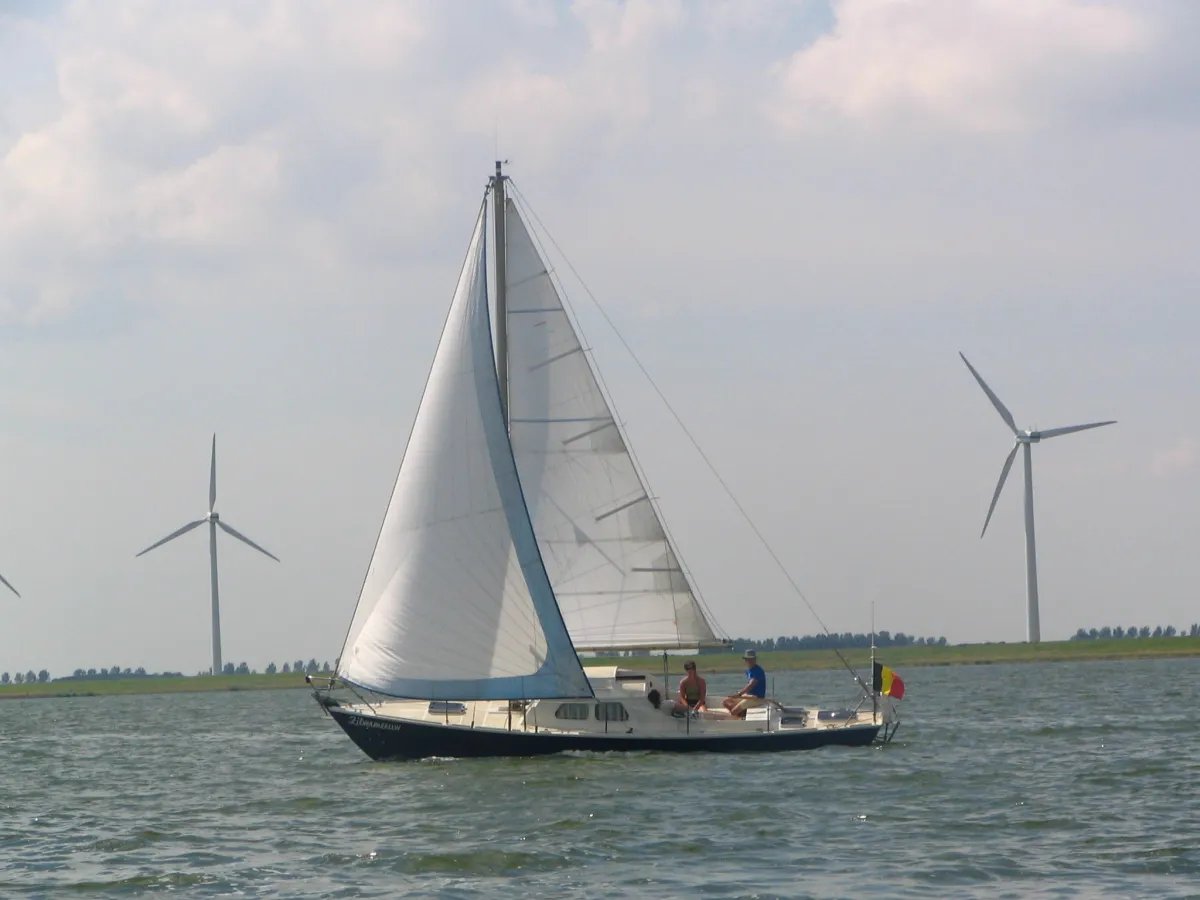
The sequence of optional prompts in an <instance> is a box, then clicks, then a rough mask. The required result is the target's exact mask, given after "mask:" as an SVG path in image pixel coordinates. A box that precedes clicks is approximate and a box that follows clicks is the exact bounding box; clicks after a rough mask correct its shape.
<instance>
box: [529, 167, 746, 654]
mask: <svg viewBox="0 0 1200 900" xmlns="http://www.w3.org/2000/svg"><path fill="white" fill-rule="evenodd" d="M509 184H510V185H511V187H512V189H513V192H514V193H515V194H516V197H515V198H514V201H519V202H520V204H521V206H523V207H524V208H525V209H526V210H528V212H529V214H530V216H532V218H533V220H534V221H535V222H536V223H537V224H538V227H539V228H541V230H542V231H543V232H545V234H546V237H548V238H549V239H550V242H551V243H552V244H553V245H554V248H555V250H557V251H558V254H559V256H561V257H562V258H563V259H564V260H565V261H566V263H567V266H568V267H569V268H570V269H571V271H572V272H573V273H574V274H575V277H576V278H577V279H578V280H579V283H580V284H583V279H582V278H579V273H578V272H576V271H575V268H574V266H572V265H571V261H570V260H569V259H567V256H566V254H565V253H563V251H562V248H561V247H559V246H558V242H557V241H555V240H554V237H553V236H552V235H551V234H550V232H549V230H548V229H547V228H546V226H545V225H544V224H543V223H542V220H541V219H540V218H538V215H537V213H536V212H534V209H533V206H532V204H530V203H529V201H528V200H527V199H526V198H525V195H524V194H523V193H522V192H521V189H520V188H519V187H518V186H517V185H516V184H514V183H513V182H512V180H511V179H510V180H509ZM528 231H529V236H530V239H531V240H533V242H534V243H535V244H536V245H537V249H538V251H539V252H540V253H541V254H542V261H543V262H546V259H545V258H546V256H547V255H548V254H546V252H545V248H544V247H542V245H541V244H542V242H541V239H540V237H539V236H538V234H537V232H536V231H535V230H534V229H532V228H531V229H529V230H528ZM546 275H547V277H549V278H550V280H551V282H552V283H557V285H558V288H557V290H558V291H559V293H560V294H561V297H560V299H561V301H562V303H563V309H564V312H565V311H567V310H568V309H569V310H570V312H569V314H568V318H569V319H573V320H574V321H573V322H572V323H571V327H572V328H574V330H575V332H576V335H577V338H578V340H579V343H580V345H581V346H582V345H584V344H586V343H587V335H586V334H584V331H583V326H582V323H581V322H580V321H579V317H578V316H577V315H575V310H574V306H573V305H572V304H571V298H570V295H569V294H568V293H567V290H566V286H565V285H564V284H563V283H562V279H561V278H559V277H558V272H557V270H556V269H555V268H554V267H552V266H549V265H548V264H547V271H546ZM583 288H584V290H585V291H587V292H588V296H589V297H591V299H592V302H593V303H594V304H595V305H596V307H597V308H598V309H599V308H600V304H599V302H598V301H597V300H596V297H595V295H593V294H592V293H591V291H589V290H588V288H587V285H586V284H583ZM603 312H604V311H603V309H601V313H603ZM605 318H606V319H607V318H608V317H607V315H606V316H605ZM609 325H610V326H612V322H611V320H610V321H609ZM613 330H614V331H616V328H615V326H613ZM617 336H618V337H620V334H618V335H617ZM626 349H627V350H628V349H629V346H628V344H626ZM630 355H631V356H632V355H633V351H632V350H630ZM584 358H585V359H587V364H588V369H589V371H590V372H591V374H592V378H593V379H594V380H595V382H596V386H597V388H598V389H599V390H600V393H601V395H602V396H603V398H604V402H605V403H606V404H608V409H609V412H610V413H611V415H612V420H613V425H614V427H616V428H617V431H618V433H620V434H621V440H622V443H624V445H625V452H626V453H627V454H628V455H629V460H630V462H631V463H632V464H633V467H634V471H635V473H636V474H637V477H638V480H639V482H640V483H641V485H642V489H643V490H644V491H645V492H646V495H647V497H648V499H649V501H650V504H651V506H652V507H653V508H654V512H655V516H656V517H657V519H658V523H659V525H660V527H661V528H662V530H663V532H664V534H665V535H666V544H667V548H668V549H669V550H670V552H671V554H672V556H674V557H675V559H676V561H677V562H678V563H679V565H680V568H682V569H683V575H684V578H685V580H686V581H687V583H688V590H687V593H688V594H690V595H691V597H692V598H693V599H694V600H695V601H696V603H697V604H698V605H699V607H700V610H701V612H702V613H703V615H704V616H705V618H706V620H707V622H708V624H709V625H710V627H712V628H715V629H716V631H717V632H721V633H724V631H725V629H724V628H722V627H721V625H720V624H718V623H717V618H716V616H714V615H713V613H712V610H711V609H709V606H708V603H707V602H706V601H705V599H704V593H703V591H701V590H700V585H699V582H698V581H697V579H696V577H695V575H694V574H693V573H692V570H691V567H690V566H689V565H688V564H687V562H686V561H685V560H684V559H683V557H682V555H680V553H679V551H678V549H677V548H678V546H679V544H678V542H677V541H676V540H675V537H674V535H672V533H671V529H670V526H669V525H668V524H667V521H666V517H665V516H664V515H663V514H662V510H661V509H660V508H659V505H658V501H657V500H656V499H655V497H654V493H653V491H651V490H650V486H649V479H648V478H647V477H646V473H645V469H644V468H643V466H642V464H641V461H640V460H639V459H638V455H637V451H636V450H635V449H634V447H633V442H632V441H629V440H627V439H626V436H625V433H624V431H625V430H624V428H623V427H622V426H621V424H620V418H621V417H620V415H619V413H618V411H617V408H616V407H617V405H616V402H615V401H614V399H613V396H612V392H611V391H610V390H609V388H608V384H607V383H606V382H605V380H604V374H603V373H602V372H601V371H600V369H599V367H598V366H596V365H594V364H593V360H592V359H591V358H590V356H589V354H588V353H587V352H585V353H584ZM634 361H635V362H637V359H636V357H635V358H634ZM639 365H640V363H639ZM643 371H644V370H643ZM651 383H652V384H653V382H651ZM655 390H657V386H655ZM659 396H660V397H661V396H662V395H661V393H660V394H659ZM671 596H672V598H674V597H675V596H676V592H675V591H674V590H672V591H671ZM676 627H677V630H678V622H676ZM724 636H725V643H730V641H729V636H728V634H725V635H724ZM714 637H717V635H715V634H714Z"/></svg>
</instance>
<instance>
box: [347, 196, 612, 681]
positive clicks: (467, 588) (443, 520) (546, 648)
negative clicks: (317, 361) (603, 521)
mask: <svg viewBox="0 0 1200 900" xmlns="http://www.w3.org/2000/svg"><path fill="white" fill-rule="evenodd" d="M483 222H484V216H483V212H482V210H481V212H480V216H479V221H478V222H477V223H476V226H475V232H474V235H473V236H472V239H471V245H470V250H469V252H468V254H467V260H466V263H465V265H464V266H463V271H462V275H461V276H460V278H459V283H458V288H457V290H456V291H455V294H454V302H453V303H452V305H451V307H450V313H449V317H448V318H447V320H446V325H445V329H444V331H443V333H442V339H441V342H440V344H439V345H438V350H437V355H436V357H435V359H434V363H433V368H432V370H431V371H430V374H429V380H428V382H427V383H426V385H425V394H424V396H423V397H422V399H421V406H420V409H419V410H418V412H417V418H416V422H415V424H414V425H413V431H412V435H411V437H410V438H409V442H408V449H407V450H406V452H405V456H404V462H403V464H402V465H401V467H400V474H399V475H398V477H397V479H396V486H395V488H394V489H393V491H392V498H391V502H390V503H389V505H388V509H387V514H386V516H385V518H384V523H383V528H382V529H381V531H380V534H379V539H378V541H377V543H376V546H375V552H374V555H373V556H372V559H371V565H370V568H369V570H368V573H367V577H366V580H365V582H364V584H363V588H362V592H361V594H360V596H359V601H358V607H357V609H356V610H355V614H354V620H353V622H352V624H351V627H350V633H349V635H348V637H347V639H346V644H345V647H344V648H343V652H342V657H341V660H340V663H339V674H340V675H341V676H342V677H343V678H344V679H345V680H346V681H348V682H352V683H354V684H358V685H361V686H363V687H365V688H368V689H370V690H373V691H378V692H380V693H383V694H390V695H392V696H397V697H419V698H428V699H454V700H471V699H481V700H482V699H504V698H512V697H517V698H528V699H535V698H542V697H590V696H592V690H591V687H590V685H589V684H588V682H587V678H586V676H584V674H583V670H582V668H581V667H580V664H579V659H578V657H577V656H576V655H575V652H574V650H573V649H572V646H571V640H570V637H569V636H568V633H567V630H566V628H565V626H564V624H563V620H562V616H561V614H560V613H559V610H558V608H557V606H556V605H555V602H554V593H553V590H552V589H551V586H550V583H549V581H548V580H547V576H546V570H545V568H544V567H543V564H542V560H541V556H540V553H539V550H538V545H537V541H536V539H535V538H534V534H533V530H532V528H531V525H530V520H529V513H528V511H527V509H526V506H525V501H524V499H523V497H522V494H521V484H520V482H519V480H518V477H517V471H516V467H515V464H514V460H513V453H512V448H511V446H510V444H509V442H508V438H507V435H506V433H505V429H504V418H503V413H502V411H501V406H500V392H499V386H498V383H497V378H496V367H495V357H494V356H493V354H492V337H491V328H490V325H489V318H488V306H487V282H486V274H485V271H486V268H485V260H484V247H485V241H484V238H483V231H484V226H483Z"/></svg>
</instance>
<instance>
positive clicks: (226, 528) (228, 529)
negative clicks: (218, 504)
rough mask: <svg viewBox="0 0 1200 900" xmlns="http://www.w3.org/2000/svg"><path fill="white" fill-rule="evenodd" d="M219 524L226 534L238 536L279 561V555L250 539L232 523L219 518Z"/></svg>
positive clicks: (240, 539)
mask: <svg viewBox="0 0 1200 900" xmlns="http://www.w3.org/2000/svg"><path fill="white" fill-rule="evenodd" d="M217 524H218V525H219V526H220V527H221V530H222V531H224V532H225V533H226V534H231V535H233V536H234V537H235V538H237V539H238V540H239V541H241V542H242V543H243V544H249V545H250V546H251V547H253V548H254V549H255V550H257V551H258V552H259V553H265V554H266V555H267V556H269V557H271V559H273V560H275V562H279V557H278V556H276V555H275V554H274V553H272V552H271V551H270V550H264V549H263V548H262V547H260V546H258V544H256V543H254V541H252V540H250V538H248V537H246V536H245V535H244V534H242V533H241V532H240V531H238V530H237V529H236V528H234V527H233V526H232V525H226V524H225V523H224V522H223V521H222V520H221V519H217Z"/></svg>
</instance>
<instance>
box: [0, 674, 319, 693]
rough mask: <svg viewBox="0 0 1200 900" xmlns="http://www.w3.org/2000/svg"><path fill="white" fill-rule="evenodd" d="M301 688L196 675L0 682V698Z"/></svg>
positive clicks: (289, 681) (289, 682) (276, 679)
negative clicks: (22, 682)
mask: <svg viewBox="0 0 1200 900" xmlns="http://www.w3.org/2000/svg"><path fill="white" fill-rule="evenodd" d="M302 687H305V684H304V676H303V675H297V674H294V673H293V674H288V675H279V674H276V675H218V676H216V677H215V678H214V677H212V676H210V675H196V676H191V677H171V678H154V677H153V676H146V677H140V678H97V679H94V680H79V681H76V680H71V681H47V682H45V683H43V684H3V685H0V700H5V699H20V698H31V697H100V696H108V695H112V694H186V693H194V692H196V691H269V690H279V689H283V688H302Z"/></svg>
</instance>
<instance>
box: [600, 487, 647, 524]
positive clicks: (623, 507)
mask: <svg viewBox="0 0 1200 900" xmlns="http://www.w3.org/2000/svg"><path fill="white" fill-rule="evenodd" d="M649 499H650V497H649V496H648V495H646V494H642V496H640V497H638V498H637V499H635V500H628V501H626V502H625V503H622V504H621V505H620V506H618V507H617V508H616V509H610V510H609V511H608V512H604V513H601V514H600V515H598V516H596V521H597V522H603V521H604V520H605V519H607V518H608V517H609V516H615V515H616V514H617V513H619V512H622V511H623V510H626V509H629V507H631V506H636V505H637V504H639V503H641V502H642V501H643V500H649Z"/></svg>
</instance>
